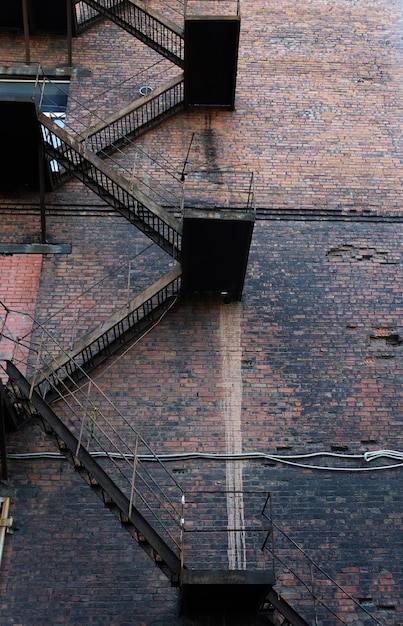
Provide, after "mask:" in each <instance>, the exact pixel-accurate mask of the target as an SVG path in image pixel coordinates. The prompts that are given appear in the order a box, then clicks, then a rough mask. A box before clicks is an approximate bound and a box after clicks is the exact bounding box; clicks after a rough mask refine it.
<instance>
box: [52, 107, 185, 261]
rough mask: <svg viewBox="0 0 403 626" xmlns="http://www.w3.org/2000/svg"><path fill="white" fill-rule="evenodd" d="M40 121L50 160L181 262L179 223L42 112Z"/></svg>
mask: <svg viewBox="0 0 403 626" xmlns="http://www.w3.org/2000/svg"><path fill="white" fill-rule="evenodd" d="M39 121H40V123H41V124H42V127H43V128H42V132H43V138H44V146H45V152H46V154H47V156H48V158H50V159H55V160H57V161H58V163H59V164H60V165H62V166H63V168H65V170H66V171H67V172H69V173H71V174H72V175H73V176H75V177H76V178H78V179H79V180H81V181H82V182H83V183H84V184H85V185H86V186H87V187H89V188H90V189H92V191H94V192H95V193H96V194H97V195H98V196H99V197H100V198H102V199H103V200H104V201H105V202H107V203H108V204H109V205H110V206H111V207H112V208H113V209H115V210H116V211H117V212H118V213H120V214H121V215H123V217H125V218H126V219H127V220H128V221H129V222H131V223H132V224H133V225H134V226H136V227H137V228H138V229H139V230H141V231H142V232H143V233H144V234H145V235H147V236H148V237H149V238H150V239H152V240H153V241H154V242H155V243H157V244H158V245H159V246H160V247H161V248H162V249H163V250H165V252H167V253H168V254H170V255H171V256H172V257H173V258H174V259H177V260H179V259H180V233H181V225H180V223H179V222H178V220H176V219H175V218H174V217H172V216H171V215H170V214H169V213H168V212H167V211H166V210H165V209H163V208H162V207H161V206H160V205H159V204H157V203H156V202H154V201H153V200H152V199H151V198H149V197H147V196H146V195H145V194H144V193H143V192H142V191H140V189H138V188H136V187H135V185H134V184H132V183H131V182H130V181H128V180H127V179H126V178H124V177H123V176H122V175H120V174H118V173H117V172H115V171H114V170H113V169H112V168H111V167H109V166H108V165H107V164H106V163H104V162H103V161H102V159H100V158H99V156H97V155H96V154H95V153H94V152H92V151H91V150H88V148H87V147H86V146H85V145H84V143H82V142H80V141H77V139H75V138H74V137H72V136H71V135H70V134H69V133H67V132H66V131H65V130H64V129H63V128H60V127H59V126H57V124H55V122H53V120H51V119H50V118H48V117H46V116H45V115H44V114H43V113H39Z"/></svg>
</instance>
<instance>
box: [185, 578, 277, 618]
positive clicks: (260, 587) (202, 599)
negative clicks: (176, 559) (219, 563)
mask: <svg viewBox="0 0 403 626" xmlns="http://www.w3.org/2000/svg"><path fill="white" fill-rule="evenodd" d="M274 583H275V580H274V572H273V570H249V571H248V570H201V571H199V570H191V569H184V570H183V571H182V575H181V612H182V613H184V614H186V613H192V612H193V611H196V612H197V613H200V612H206V611H209V612H215V611H230V612H233V611H242V612H249V611H256V609H257V608H259V606H260V605H261V604H262V603H263V601H264V599H265V597H266V596H267V594H268V592H269V591H270V589H271V588H272V586H273V585H274Z"/></svg>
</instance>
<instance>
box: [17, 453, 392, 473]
mask: <svg viewBox="0 0 403 626" xmlns="http://www.w3.org/2000/svg"><path fill="white" fill-rule="evenodd" d="M91 456H93V457H94V458H106V457H110V458H114V459H119V457H120V456H121V455H119V454H118V453H113V452H111V453H107V452H93V453H91ZM318 457H319V458H320V457H333V458H338V459H343V460H353V461H366V462H367V463H370V462H372V461H378V460H379V459H382V458H386V459H392V460H394V461H401V462H400V463H393V464H389V465H377V466H375V467H341V466H330V465H311V464H309V463H303V462H302V463H301V462H299V461H300V460H303V459H310V458H318ZM8 458H9V459H15V460H24V459H35V458H46V459H59V458H64V456H63V455H62V454H61V453H60V452H21V453H9V454H8ZM125 458H128V455H125ZM138 458H139V459H140V460H141V461H143V462H147V461H150V462H156V461H160V462H169V461H170V462H172V461H191V460H195V459H204V460H213V461H250V460H256V459H263V460H269V461H274V462H276V463H280V464H285V465H292V466H294V467H299V468H303V469H314V470H325V471H328V472H374V471H379V470H387V469H389V470H390V469H395V468H398V467H403V452H399V451H397V450H374V451H370V452H364V453H363V454H339V453H336V452H311V453H308V454H294V455H278V454H266V453H264V452H243V453H240V454H213V453H207V452H184V453H178V454H177V453H173V454H157V455H155V456H153V455H148V454H144V455H138Z"/></svg>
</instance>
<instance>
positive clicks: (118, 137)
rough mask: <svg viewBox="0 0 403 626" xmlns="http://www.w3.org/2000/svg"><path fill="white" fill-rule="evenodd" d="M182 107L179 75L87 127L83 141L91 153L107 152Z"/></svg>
mask: <svg viewBox="0 0 403 626" xmlns="http://www.w3.org/2000/svg"><path fill="white" fill-rule="evenodd" d="M183 106H184V80H183V75H180V76H177V77H175V78H173V79H171V80H169V81H168V82H166V83H164V84H163V85H161V86H160V87H158V88H157V89H155V90H154V91H152V92H151V93H150V94H149V95H147V96H144V97H143V98H140V99H137V100H135V101H134V102H133V103H131V104H129V105H128V106H126V107H124V108H123V109H121V110H119V111H117V112H116V113H114V114H113V115H110V116H109V117H107V118H106V119H105V120H102V121H100V122H98V124H95V125H94V126H92V127H90V128H88V129H87V130H86V131H85V134H84V139H83V141H84V140H85V143H86V145H87V147H88V148H89V149H90V150H92V151H93V152H100V151H103V152H109V151H110V150H111V148H113V147H114V145H116V144H117V143H118V142H122V141H125V142H127V140H128V139H129V138H134V137H138V136H139V134H140V133H141V132H144V131H145V130H147V129H148V128H150V126H153V125H154V124H155V123H157V121H159V120H160V119H161V118H162V117H166V116H167V114H168V113H169V114H172V113H173V112H175V111H177V110H179V109H180V108H183Z"/></svg>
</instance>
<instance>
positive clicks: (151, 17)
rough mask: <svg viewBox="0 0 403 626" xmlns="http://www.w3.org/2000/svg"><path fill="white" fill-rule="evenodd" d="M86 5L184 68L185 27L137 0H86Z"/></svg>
mask: <svg viewBox="0 0 403 626" xmlns="http://www.w3.org/2000/svg"><path fill="white" fill-rule="evenodd" d="M84 2H85V4H87V5H88V6H90V7H92V8H93V9H95V10H96V11H99V13H101V14H102V15H104V16H105V17H107V18H108V19H110V20H111V21H112V22H114V23H115V24H117V25H118V26H120V27H121V28H123V29H124V30H126V31H127V32H128V33H130V34H131V35H134V37H136V38H137V39H139V40H140V41H142V42H143V43H145V44H146V45H147V46H149V47H150V48H152V49H153V50H155V51H156V52H158V53H159V54H161V55H162V56H164V57H165V58H166V59H169V61H172V63H175V64H176V65H178V66H179V67H182V68H183V67H184V37H183V32H182V29H181V28H179V26H177V25H176V24H174V23H173V22H171V21H170V20H168V19H167V18H165V17H164V16H163V15H161V14H160V13H158V12H157V11H153V10H152V9H150V8H148V10H146V9H145V8H144V6H142V5H141V4H140V2H137V1H136V0H108V1H107V2H105V0H103V1H102V0H84Z"/></svg>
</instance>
